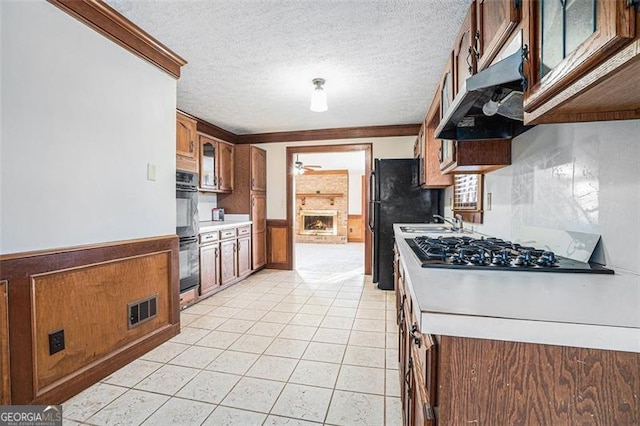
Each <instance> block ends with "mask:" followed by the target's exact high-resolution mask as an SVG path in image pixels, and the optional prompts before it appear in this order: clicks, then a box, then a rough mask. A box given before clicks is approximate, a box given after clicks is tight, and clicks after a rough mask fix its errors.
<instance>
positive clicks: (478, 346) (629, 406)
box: [438, 336, 640, 425]
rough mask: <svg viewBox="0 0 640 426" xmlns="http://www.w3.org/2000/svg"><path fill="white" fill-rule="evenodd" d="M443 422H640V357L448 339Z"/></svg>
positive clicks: (444, 359)
mask: <svg viewBox="0 0 640 426" xmlns="http://www.w3.org/2000/svg"><path fill="white" fill-rule="evenodd" d="M440 348H441V352H440V357H439V359H440V363H441V365H440V371H439V379H438V382H439V384H440V387H439V396H438V401H439V405H440V411H439V423H440V424H447V425H449V424H455V425H458V424H471V423H473V424H478V425H499V424H500V425H507V424H509V425H532V424H538V425H578V424H580V425H586V424H593V425H604V424H618V425H632V424H634V425H637V424H640V354H637V353H630V352H618V351H605V350H598V349H584V348H571V347H564V346H551V345H534V344H530V343H520V342H501V341H493V340H481V339H465V338H458V337H447V336H442V339H441V344H440Z"/></svg>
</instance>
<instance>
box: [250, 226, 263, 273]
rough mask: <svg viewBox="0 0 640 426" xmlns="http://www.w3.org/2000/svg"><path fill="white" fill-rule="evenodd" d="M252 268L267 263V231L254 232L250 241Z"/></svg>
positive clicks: (254, 268)
mask: <svg viewBox="0 0 640 426" xmlns="http://www.w3.org/2000/svg"><path fill="white" fill-rule="evenodd" d="M251 249H252V254H253V255H252V260H251V263H252V265H251V267H252V269H253V270H256V269H258V268H261V267H263V266H264V265H266V264H267V232H266V231H265V232H254V233H253V235H252V241H251Z"/></svg>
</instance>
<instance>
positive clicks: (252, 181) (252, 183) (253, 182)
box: [251, 178, 256, 187]
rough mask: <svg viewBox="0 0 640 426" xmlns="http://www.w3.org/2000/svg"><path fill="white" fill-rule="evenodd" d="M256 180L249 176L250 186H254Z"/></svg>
mask: <svg viewBox="0 0 640 426" xmlns="http://www.w3.org/2000/svg"><path fill="white" fill-rule="evenodd" d="M255 183H256V180H255V178H251V187H253V186H255Z"/></svg>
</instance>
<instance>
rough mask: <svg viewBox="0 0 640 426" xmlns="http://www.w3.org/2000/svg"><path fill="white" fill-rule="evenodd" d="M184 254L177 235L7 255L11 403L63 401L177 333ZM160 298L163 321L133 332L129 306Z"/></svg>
mask: <svg viewBox="0 0 640 426" xmlns="http://www.w3.org/2000/svg"><path fill="white" fill-rule="evenodd" d="M178 256H179V245H178V237H177V236H176V235H169V236H162V237H155V238H144V239H138V240H130V241H118V242H113V243H105V244H97V245H92V246H83V247H73V248H65V249H60V250H45V251H39V252H29V253H17V254H9V255H1V256H0V280H6V281H7V283H8V284H7V285H8V293H9V309H8V312H9V345H10V346H9V354H10V357H11V364H10V367H11V370H10V376H11V402H12V403H13V404H45V403H46V404H58V403H61V402H62V401H65V400H67V399H68V398H70V397H71V396H73V395H75V394H77V393H78V392H80V391H82V390H83V389H85V388H87V387H89V386H90V385H92V384H94V383H96V382H97V381H98V380H100V379H102V378H104V377H106V376H108V375H109V374H111V373H113V372H114V371H116V370H118V369H119V368H121V367H123V366H124V365H126V364H128V363H129V362H131V361H133V360H134V359H136V358H138V357H139V356H141V355H142V354H144V353H145V352H148V351H149V350H151V349H153V348H154V347H156V346H158V345H159V344H161V343H163V342H165V341H167V340H169V339H170V338H171V337H173V336H175V335H176V334H178V333H179V331H180V306H179V286H180V278H179V273H178V267H179V266H178V263H179V259H178ZM154 295H157V305H156V311H157V316H156V317H155V318H152V319H150V320H148V321H146V322H143V323H140V324H139V325H137V326H135V327H132V328H131V329H129V328H128V306H127V305H128V303H131V302H136V301H140V299H145V298H147V297H150V296H154ZM60 329H63V330H64V349H63V350H61V351H59V352H55V353H53V354H52V355H50V354H49V353H50V352H49V333H52V332H56V331H58V330H60Z"/></svg>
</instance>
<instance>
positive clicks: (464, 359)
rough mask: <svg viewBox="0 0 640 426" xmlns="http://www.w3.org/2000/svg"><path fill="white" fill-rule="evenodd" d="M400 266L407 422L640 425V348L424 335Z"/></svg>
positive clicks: (402, 378)
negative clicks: (612, 348)
mask: <svg viewBox="0 0 640 426" xmlns="http://www.w3.org/2000/svg"><path fill="white" fill-rule="evenodd" d="M395 269H396V271H395V272H396V274H395V277H396V278H395V280H396V298H397V301H398V302H397V303H398V305H397V308H398V311H397V315H398V317H397V323H398V329H399V333H398V338H399V342H398V343H399V344H398V351H399V353H398V355H399V372H400V377H399V380H400V387H401V390H400V395H401V400H402V408H403V424H404V425H434V424H441V425H466V424H477V425H533V424H536V425H578V424H581V425H582V424H584V425H586V424H589V425H591V424H593V425H599V424H619V425H632V424H633V425H637V424H640V353H631V352H620V351H609V350H600V349H587V348H573V347H567V346H554V345H543V344H535V343H523V342H512V341H498V340H488V339H475V338H466V337H452V336H444V335H443V336H434V335H428V334H423V333H421V332H420V327H419V325H418V324H420V323H419V321H417V320H419V317H420V313H419V312H413V308H414V307H415V306H414V305H413V303H412V300H411V293H410V291H409V289H408V288H407V283H406V280H405V277H404V276H403V270H402V267H401V263H400V258H399V255H398V254H397V252H396V261H395Z"/></svg>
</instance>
